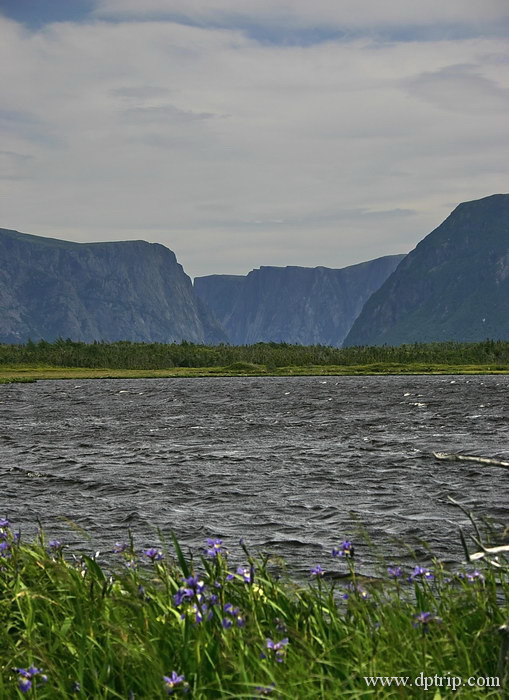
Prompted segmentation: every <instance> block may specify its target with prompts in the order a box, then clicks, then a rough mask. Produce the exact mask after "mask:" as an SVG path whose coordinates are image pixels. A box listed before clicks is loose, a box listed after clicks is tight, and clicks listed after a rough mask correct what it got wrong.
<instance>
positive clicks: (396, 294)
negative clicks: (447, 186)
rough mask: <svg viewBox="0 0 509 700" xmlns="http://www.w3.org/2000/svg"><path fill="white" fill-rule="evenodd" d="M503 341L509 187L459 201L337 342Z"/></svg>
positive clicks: (507, 311) (506, 334)
mask: <svg viewBox="0 0 509 700" xmlns="http://www.w3.org/2000/svg"><path fill="white" fill-rule="evenodd" d="M486 338H492V339H503V340H509V194H495V195H491V196H490V197H485V198H483V199H479V200H475V201H472V202H464V203H463V204H460V205H459V206H458V207H457V208H456V209H455V210H454V211H453V212H452V213H451V214H450V216H449V217H448V218H447V219H446V220H445V221H444V222H443V223H442V224H441V225H440V226H439V227H438V228H437V229H435V230H434V231H433V232H432V233H430V234H429V235H428V236H426V238H424V240H422V241H421V242H420V243H419V245H418V246H417V247H416V248H415V250H413V251H412V252H411V253H409V254H408V255H407V256H406V258H405V259H404V260H403V262H402V263H401V264H400V265H399V267H398V268H397V270H396V271H395V272H394V273H393V274H392V275H391V276H390V277H389V278H388V279H387V280H386V282H385V284H383V285H382V286H381V287H380V289H379V290H378V291H377V292H375V294H373V296H372V297H371V298H370V299H369V301H368V302H367V303H366V305H365V307H364V309H363V310H362V312H361V314H360V315H359V317H358V319H357V320H356V321H355V323H354V324H353V327H352V329H351V331H350V333H349V334H348V336H347V338H346V340H345V343H344V344H345V345H383V344H387V345H400V344H403V343H413V342H432V341H446V340H456V341H463V342H474V341H480V340H484V339H486Z"/></svg>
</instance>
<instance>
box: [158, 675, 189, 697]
mask: <svg viewBox="0 0 509 700" xmlns="http://www.w3.org/2000/svg"><path fill="white" fill-rule="evenodd" d="M163 681H164V685H165V688H166V692H167V693H168V695H172V694H173V693H174V692H175V690H178V689H179V688H180V689H182V690H184V691H185V690H187V683H186V682H185V681H186V677H185V676H184V675H181V676H179V675H178V673H177V672H176V671H172V672H171V676H163Z"/></svg>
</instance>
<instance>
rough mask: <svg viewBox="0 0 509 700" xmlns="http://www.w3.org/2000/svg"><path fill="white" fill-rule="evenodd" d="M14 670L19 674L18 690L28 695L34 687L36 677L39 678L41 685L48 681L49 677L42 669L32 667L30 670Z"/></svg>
mask: <svg viewBox="0 0 509 700" xmlns="http://www.w3.org/2000/svg"><path fill="white" fill-rule="evenodd" d="M14 670H15V671H16V672H17V673H18V688H19V689H20V690H21V692H22V693H28V691H29V690H30V688H31V687H32V685H33V679H34V678H35V677H36V676H39V678H38V680H39V681H41V683H46V681H47V680H48V676H46V674H44V673H43V672H42V670H41V669H40V668H36V667H35V666H30V668H28V669H25V668H17V669H14Z"/></svg>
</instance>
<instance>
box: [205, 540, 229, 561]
mask: <svg viewBox="0 0 509 700" xmlns="http://www.w3.org/2000/svg"><path fill="white" fill-rule="evenodd" d="M226 553H227V552H226V548H225V547H223V540H219V539H217V538H212V537H207V556H208V557H210V558H211V559H214V558H215V557H217V556H218V555H219V554H226Z"/></svg>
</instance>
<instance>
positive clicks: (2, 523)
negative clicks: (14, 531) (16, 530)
mask: <svg viewBox="0 0 509 700" xmlns="http://www.w3.org/2000/svg"><path fill="white" fill-rule="evenodd" d="M10 524H11V523H10V521H9V520H7V518H0V527H1V528H4V527H9V526H10Z"/></svg>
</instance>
